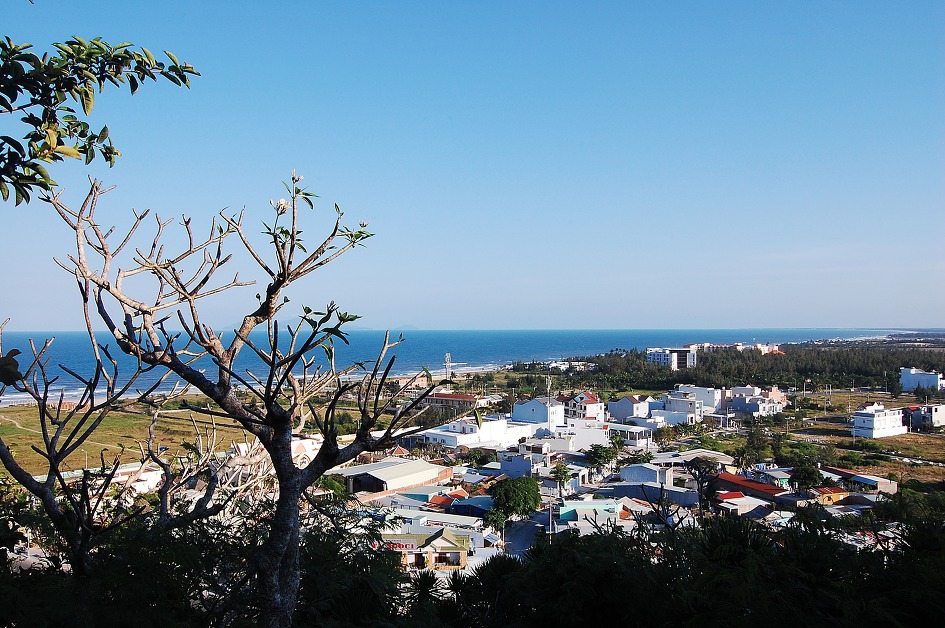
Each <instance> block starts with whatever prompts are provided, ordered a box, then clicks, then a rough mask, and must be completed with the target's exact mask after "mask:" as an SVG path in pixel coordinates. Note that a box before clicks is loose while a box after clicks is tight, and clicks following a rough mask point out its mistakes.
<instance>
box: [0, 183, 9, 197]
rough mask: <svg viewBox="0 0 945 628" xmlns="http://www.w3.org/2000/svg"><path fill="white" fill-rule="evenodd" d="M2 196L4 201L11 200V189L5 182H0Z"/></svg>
mask: <svg viewBox="0 0 945 628" xmlns="http://www.w3.org/2000/svg"><path fill="white" fill-rule="evenodd" d="M0 196H2V197H3V200H4V201H5V200H7V199H9V198H10V188H8V187H7V184H6V183H4V182H3V181H0Z"/></svg>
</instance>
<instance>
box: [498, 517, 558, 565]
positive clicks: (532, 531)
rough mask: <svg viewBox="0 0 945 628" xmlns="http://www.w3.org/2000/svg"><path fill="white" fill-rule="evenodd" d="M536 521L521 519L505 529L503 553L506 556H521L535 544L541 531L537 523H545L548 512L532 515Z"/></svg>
mask: <svg viewBox="0 0 945 628" xmlns="http://www.w3.org/2000/svg"><path fill="white" fill-rule="evenodd" d="M533 516H534V517H535V518H536V519H537V521H536V519H521V520H519V521H513V522H511V523H510V524H509V525H508V526H506V528H505V551H506V553H507V554H512V555H515V556H521V554H522V552H524V551H525V550H527V549H528V548H529V547H531V546H532V543H534V542H535V538H536V537H538V535H539V531H540V529H541V524H540V523H539V521H542V520H545V523H547V517H548V512H547V511H545V512H539V513H536V514H535V515H533Z"/></svg>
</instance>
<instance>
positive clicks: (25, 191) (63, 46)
mask: <svg viewBox="0 0 945 628" xmlns="http://www.w3.org/2000/svg"><path fill="white" fill-rule="evenodd" d="M53 48H55V50H54V51H53V52H52V54H48V53H47V54H36V53H35V52H34V51H33V46H32V45H31V44H15V43H13V41H11V40H10V38H9V37H6V38H3V39H2V40H0V115H2V114H16V115H21V116H22V117H21V118H20V121H21V122H22V123H23V125H24V126H25V135H23V136H22V141H20V140H17V139H15V138H13V137H10V136H6V135H4V136H2V137H0V196H2V197H3V200H7V198H9V196H10V190H11V188H12V190H13V194H14V198H15V201H16V204H17V205H19V204H20V203H22V202H29V200H30V194H31V192H32V191H33V190H34V189H39V190H44V191H49V190H51V189H52V187H53V186H55V184H56V182H55V181H53V179H52V178H51V177H50V176H49V173H48V172H47V170H46V166H47V165H48V164H50V163H55V162H59V161H62V160H63V159H65V158H66V157H70V158H74V159H82V160H84V161H85V163H89V162H91V161H92V160H93V159H95V156H96V155H100V156H101V157H102V159H104V160H105V162H106V163H108V164H109V165H113V164H114V163H115V158H116V157H118V156H120V155H121V153H120V152H119V151H118V149H117V148H115V146H114V145H113V144H112V139H111V137H110V136H109V132H108V127H107V126H103V127H102V128H101V130H99V131H94V130H92V129H91V127H90V125H89V123H88V122H87V121H86V120H83V119H82V118H81V117H79V115H78V114H77V113H76V111H75V109H74V107H75V106H79V107H81V109H82V113H83V114H84V115H85V116H88V115H89V114H90V113H91V112H92V107H93V106H94V104H95V94H96V92H99V93H101V92H102V91H104V90H105V88H106V87H109V88H110V87H112V86H115V87H120V86H121V85H123V84H127V85H128V88H129V90H130V91H131V93H132V94H134V93H135V92H136V91H137V90H138V88H139V87H140V86H141V85H142V84H144V83H145V82H146V81H157V80H158V79H161V78H163V79H166V80H167V81H169V82H171V83H174V84H175V85H183V86H185V87H189V86H190V77H191V76H194V75H197V71H196V70H194V68H193V67H192V66H191V65H190V64H188V63H182V62H180V61H178V60H177V57H176V56H175V55H174V54H173V53H171V52H166V51H165V53H164V54H165V55H166V56H167V58H168V59H169V61H170V63H167V64H165V63H163V62H161V61H157V60H156V59H155V58H154V55H153V54H151V52H150V51H149V50H148V49H147V48H140V49H138V50H135V49H134V48H133V47H132V45H131V44H129V43H127V42H125V43H120V44H117V45H115V44H109V43H108V42H106V41H103V40H102V39H101V38H98V37H97V38H95V39H92V40H85V39H82V38H80V37H74V38H72V39H70V40H68V41H66V42H64V43H57V44H54V45H53Z"/></svg>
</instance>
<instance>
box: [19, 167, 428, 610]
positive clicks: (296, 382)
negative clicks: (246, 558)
mask: <svg viewBox="0 0 945 628" xmlns="http://www.w3.org/2000/svg"><path fill="white" fill-rule="evenodd" d="M301 179H302V177H300V176H296V175H295V174H294V173H293V175H292V179H291V184H289V185H286V188H287V190H288V192H289V199H288V200H285V199H283V200H279V201H278V202H273V203H272V204H271V205H272V209H273V214H274V217H273V221H272V224H271V226H270V225H266V227H265V231H264V233H265V235H266V237H267V239H268V243H267V244H268V246H269V247H271V252H270V253H271V258H269V259H267V257H266V256H264V255H263V254H261V253H260V252H258V250H257V247H256V246H255V245H254V244H253V243H252V241H251V240H252V239H251V238H250V234H248V233H247V231H246V230H245V227H244V224H243V214H242V213H241V214H239V215H237V216H227V215H225V214H221V215H220V216H219V217H218V218H217V219H214V220H213V221H212V223H211V225H210V229H209V233H208V235H207V236H206V238H203V239H201V238H199V237H197V236H196V235H195V233H194V230H193V228H192V224H191V220H190V219H189V218H186V217H185V218H184V219H183V220H182V222H181V223H180V225H181V227H182V229H183V234H184V241H183V245H182V246H180V250H179V251H176V252H173V253H170V252H168V251H169V249H170V247H171V246H172V245H168V246H167V247H166V246H165V242H164V240H165V231H166V230H167V228H168V226H169V225H170V224H171V221H162V220H161V219H160V218H156V219H155V222H154V233H153V236H151V237H149V239H148V241H147V242H148V244H147V245H146V246H143V247H138V246H134V245H133V244H132V242H133V241H135V237H136V235H137V232H138V231H139V230H140V229H141V228H142V225H144V224H145V221H146V219H147V216H148V212H147V211H145V212H143V213H137V212H136V213H135V216H134V221H133V223H132V225H131V227H130V228H129V229H128V230H127V231H126V232H124V233H123V235H122V236H121V238H120V239H117V240H116V239H115V237H114V236H115V232H114V230H113V229H105V228H103V227H101V226H100V225H99V224H98V222H97V221H96V216H95V211H96V208H97V205H98V203H99V200H100V198H101V197H102V195H103V194H105V193H106V192H107V190H106V189H103V188H102V186H101V184H100V183H99V182H97V181H92V182H91V186H90V190H89V193H88V195H87V197H86V198H85V201H84V202H83V203H82V205H81V207H79V208H78V209H71V208H70V207H68V206H67V205H66V204H65V203H64V202H63V201H62V199H61V194H62V193H61V192H56V193H55V194H52V195H50V196H48V197H47V198H46V199H44V200H46V201H47V202H49V203H51V204H52V206H53V207H54V208H55V209H56V211H57V212H58V213H59V215H60V216H61V217H62V219H63V221H64V222H65V223H66V224H67V225H68V226H69V228H70V229H72V230H73V231H74V232H75V242H76V250H75V253H74V254H72V255H70V256H69V257H68V259H67V260H63V261H59V260H57V262H58V263H59V264H60V266H62V267H63V268H65V269H66V270H68V271H69V272H71V273H72V274H73V275H74V276H75V279H76V282H77V285H78V286H79V290H80V293H81V296H82V302H83V305H84V308H85V313H86V323H87V325H88V328H89V329H90V330H91V329H92V327H93V323H92V321H93V319H97V320H98V321H100V322H101V323H103V324H104V325H105V326H106V328H107V330H108V332H109V334H110V335H111V336H112V337H113V338H114V340H115V342H116V344H117V346H118V347H119V348H120V349H121V351H123V352H124V353H126V354H128V355H130V356H132V357H133V358H135V359H136V360H137V363H138V365H139V370H141V371H144V370H147V369H161V370H163V371H164V372H166V373H168V374H173V375H174V376H176V377H177V378H179V379H180V380H182V381H183V382H184V383H185V384H186V385H188V386H191V387H193V388H195V389H197V390H198V391H199V392H200V393H202V394H203V395H205V396H206V397H207V398H208V399H209V400H210V401H211V402H212V404H210V405H207V406H206V407H200V408H198V407H196V406H193V407H192V410H193V411H194V412H200V413H203V414H205V415H209V416H211V417H220V418H226V419H230V420H233V421H235V422H236V423H237V425H239V426H240V427H241V428H242V429H244V430H245V431H246V432H248V433H249V434H251V435H253V436H255V437H256V439H258V442H259V444H260V445H261V447H262V448H264V449H265V451H266V453H267V454H268V456H269V459H270V462H271V465H272V468H273V471H274V473H275V476H276V479H277V482H278V497H277V500H276V506H275V511H274V512H273V513H272V516H271V518H270V520H269V530H268V534H267V535H266V537H265V541H264V542H263V543H261V545H260V546H259V547H258V548H256V551H255V552H254V554H253V556H252V565H253V568H254V577H255V587H256V593H257V596H258V601H259V605H260V608H261V618H260V625H263V626H288V625H290V624H291V622H292V613H293V610H294V608H295V604H296V600H297V596H298V586H299V578H300V571H299V534H300V523H299V521H300V501H301V500H302V498H303V495H304V493H305V491H306V490H307V489H308V488H309V487H311V486H312V485H313V484H314V483H315V482H316V481H317V480H318V478H320V477H321V476H322V475H323V474H324V473H325V472H326V471H328V470H329V469H331V468H333V467H335V466H337V465H339V464H342V463H345V462H347V461H349V460H352V459H353V458H354V457H355V456H357V455H358V454H359V453H361V452H364V451H374V450H378V449H382V448H386V447H389V446H390V445H391V444H393V442H394V439H395V437H396V436H398V435H399V434H402V433H413V432H415V431H419V430H420V429H423V428H422V427H411V428H409V429H408V426H409V425H412V423H410V422H411V421H412V419H413V416H414V415H415V412H414V410H415V409H416V408H417V406H418V404H419V403H420V401H421V400H422V399H423V398H424V397H425V396H426V394H428V393H429V392H430V391H431V390H432V388H428V389H426V390H425V391H424V392H423V393H422V394H421V395H419V396H417V397H415V398H414V399H413V400H412V401H409V402H407V403H404V404H401V405H399V406H398V405H396V404H397V400H398V398H402V395H403V393H404V392H405V391H406V389H407V388H408V387H410V386H411V385H412V384H413V381H409V382H407V383H405V384H404V385H403V386H402V387H401V388H400V389H398V390H397V391H395V392H394V394H390V395H387V394H385V391H384V389H385V382H386V380H387V376H388V374H389V373H390V371H391V368H392V367H393V364H394V358H393V357H391V358H389V359H388V357H387V355H388V352H389V351H390V350H391V349H392V348H393V347H394V346H395V345H396V344H397V342H399V341H393V342H392V341H391V340H390V338H389V336H387V337H385V340H384V344H383V346H382V347H381V349H380V354H379V357H378V359H377V360H376V361H375V362H374V363H373V365H372V366H371V367H370V368H368V369H366V370H365V369H364V366H363V364H354V365H351V366H347V367H344V368H337V367H336V365H335V359H334V345H333V342H335V341H346V340H345V333H344V331H343V330H342V326H343V325H344V324H345V323H348V322H350V321H352V320H354V319H355V318H357V317H355V316H352V315H350V314H347V313H345V312H343V311H341V310H340V309H339V308H338V307H337V306H336V305H335V304H334V303H329V304H328V306H327V307H326V308H325V309H324V311H322V312H315V311H312V310H311V309H309V308H307V307H306V308H303V314H302V315H301V317H300V318H299V320H298V322H297V323H295V324H294V325H292V326H290V327H287V328H285V329H284V330H280V327H279V325H278V323H277V320H276V316H277V314H278V313H279V312H280V311H281V310H282V308H283V307H284V306H285V305H286V303H288V298H287V297H285V295H284V291H285V290H286V288H288V287H289V286H290V285H291V284H293V283H295V282H297V281H299V280H301V279H302V278H304V277H306V276H307V275H308V274H310V273H312V272H313V271H315V270H317V269H319V268H321V267H323V266H325V265H326V264H328V263H330V262H332V261H333V260H335V259H337V258H338V257H339V256H340V255H342V254H343V253H345V252H347V251H349V250H350V249H352V248H354V247H355V246H358V245H361V244H362V243H363V241H364V240H365V239H366V238H368V237H370V235H371V234H370V233H368V232H367V231H366V230H365V228H366V225H365V224H363V223H362V224H361V225H360V227H359V228H358V229H349V228H346V227H344V226H343V225H342V223H341V220H342V212H341V211H340V209H339V208H338V206H337V205H335V216H334V221H333V225H332V226H331V227H330V228H329V229H328V233H327V235H326V236H325V237H324V239H323V240H322V241H321V242H319V243H318V244H317V246H314V247H313V248H311V249H306V247H305V245H303V242H302V239H301V237H300V235H301V233H302V231H301V229H300V212H301V210H302V206H304V205H307V206H308V207H309V208H313V202H312V198H313V194H311V193H310V192H307V191H305V190H304V189H302V188H300V187H299V182H300V181H301ZM231 240H236V241H237V242H238V245H239V246H240V248H241V249H242V251H243V252H244V253H245V254H246V255H247V257H248V258H249V259H250V260H251V261H252V262H254V263H255V264H256V265H257V266H258V267H259V269H260V270H261V271H262V272H263V274H264V275H265V277H266V281H267V285H266V287H265V290H264V291H263V292H261V293H259V294H257V295H256V300H254V301H253V302H252V303H251V304H250V306H248V307H247V308H246V311H245V314H244V315H243V318H242V321H241V323H240V325H239V327H238V328H237V329H236V330H235V331H234V332H233V334H232V337H230V338H228V339H226V340H225V339H224V334H223V333H218V331H217V330H215V329H214V328H213V327H212V326H210V325H209V324H207V323H206V322H205V321H204V320H203V319H202V318H201V315H200V307H198V306H199V305H200V303H199V302H200V301H201V300H202V299H204V298H206V297H208V296H212V295H219V294H222V293H231V292H232V291H233V290H234V289H236V288H239V287H242V286H247V285H249V284H250V282H246V281H241V280H240V278H239V276H238V275H234V276H232V277H231V278H226V279H222V280H221V279H220V278H219V277H218V275H219V274H220V271H221V269H222V268H223V266H224V265H225V264H226V263H227V262H228V261H229V260H230V259H231V256H230V255H229V254H224V244H225V243H226V242H229V241H231ZM142 278H150V279H151V282H152V283H151V284H150V288H149V287H147V286H144V287H143V284H144V282H142V281H140V280H141V279H142ZM231 298H232V297H231ZM171 317H173V318H174V319H175V326H177V327H179V328H180V329H181V330H182V331H172V330H171V329H170V327H171V325H170V323H169V319H170V318H171ZM260 327H262V328H263V329H265V332H266V334H265V337H266V340H265V343H264V344H262V343H259V342H258V340H257V339H255V338H254V337H251V332H253V330H255V329H257V328H260ZM90 333H91V332H90ZM244 350H245V351H248V352H250V353H251V354H253V355H255V357H256V358H257V360H258V362H260V363H261V364H262V365H263V366H262V368H261V369H260V372H258V373H254V372H250V371H243V372H238V371H237V369H236V368H235V364H236V360H237V357H238V356H239V355H240V354H241V352H243V351H244ZM205 357H206V358H209V359H210V360H212V362H213V364H214V367H215V368H213V369H207V371H208V372H204V371H203V370H201V369H199V368H197V366H198V365H197V364H195V362H196V361H197V360H199V359H201V358H205ZM320 357H322V358H323V359H322V360H320V359H319V358H320ZM356 371H361V372H363V373H364V374H363V376H362V377H360V378H359V379H350V378H351V377H352V376H353V375H354V374H355V372H356ZM414 379H416V378H414ZM237 385H239V386H240V387H241V388H243V389H245V390H246V391H248V392H249V395H250V398H249V399H248V400H247V398H246V397H245V395H244V396H243V397H242V398H241V397H240V395H238V394H237ZM126 388H127V387H126ZM115 392H116V393H117V392H118V391H115ZM346 395H354V396H355V397H356V398H357V399H358V413H359V417H358V418H359V423H358V429H357V432H356V433H355V435H354V439H353V441H352V442H351V443H350V444H347V445H345V446H341V444H340V443H339V439H338V436H339V435H338V430H337V427H336V424H335V410H336V408H337V405H338V402H339V401H340V400H341V398H342V397H343V396H346ZM111 398H112V400H114V399H116V398H119V396H118V395H113V396H112V397H111ZM385 414H389V415H390V419H389V421H388V422H387V426H386V428H385V429H383V430H381V431H380V432H378V433H375V432H373V430H375V428H377V427H378V423H379V420H380V419H381V418H382V416H384V415H385ZM307 427H314V428H317V429H318V430H319V431H320V432H321V434H322V435H323V437H324V442H323V445H322V446H321V448H320V449H319V451H318V453H317V454H316V455H315V456H314V458H313V459H312V460H311V461H309V462H307V464H304V465H303V466H300V465H297V464H296V463H295V462H294V460H293V456H292V438H293V434H299V433H300V432H302V431H303V430H305V429H306V428H307ZM149 457H150V458H151V459H152V460H155V459H160V457H159V456H155V455H153V451H152V452H150V453H149ZM18 479H19V478H18ZM198 506H200V505H199V504H198ZM163 507H164V506H162V508H163ZM203 507H205V508H209V507H210V506H209V502H206V503H204V504H203Z"/></svg>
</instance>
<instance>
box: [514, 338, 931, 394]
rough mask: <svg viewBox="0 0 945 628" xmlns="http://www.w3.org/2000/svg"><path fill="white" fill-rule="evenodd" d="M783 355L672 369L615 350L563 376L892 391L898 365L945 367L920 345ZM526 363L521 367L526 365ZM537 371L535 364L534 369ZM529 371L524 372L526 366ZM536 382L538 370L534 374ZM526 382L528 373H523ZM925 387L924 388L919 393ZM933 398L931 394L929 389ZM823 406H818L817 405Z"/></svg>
mask: <svg viewBox="0 0 945 628" xmlns="http://www.w3.org/2000/svg"><path fill="white" fill-rule="evenodd" d="M781 349H782V351H783V352H784V353H783V354H770V353H769V354H767V355H762V354H761V353H760V352H758V351H755V350H745V351H737V350H735V349H729V350H721V351H714V352H703V353H700V354H699V365H698V366H697V367H696V368H692V369H684V370H679V371H671V370H669V369H668V368H665V367H660V366H656V365H654V364H649V363H648V362H647V361H646V354H645V352H642V351H638V350H632V351H624V350H614V351H612V352H610V353H607V354H604V355H598V356H591V357H583V358H579V359H580V360H583V361H588V362H591V363H593V364H594V365H595V367H596V368H595V369H594V370H592V371H568V372H566V373H564V375H563V381H562V386H563V387H565V388H568V387H570V388H575V389H578V388H593V389H595V390H607V391H627V390H636V391H640V390H656V391H660V390H669V389H671V388H672V387H673V386H675V385H676V384H695V385H697V386H711V387H716V388H722V387H725V388H730V387H732V386H739V385H745V384H753V385H755V386H772V385H777V386H780V387H782V388H789V387H793V388H797V389H798V390H801V389H802V388H804V384H805V381H806V380H810V382H809V383H807V390H808V391H811V392H812V391H815V390H822V389H824V388H826V387H827V386H828V385H829V386H831V387H833V388H836V389H840V388H846V389H849V388H850V387H851V386H852V385H853V384H854V383H855V384H856V386H868V387H874V388H879V389H883V388H884V387H885V388H887V389H889V390H890V392H892V391H893V389H894V387H893V384H894V382H898V380H899V367H901V366H906V365H908V366H915V367H918V368H922V369H925V370H938V371H939V372H941V371H943V370H945V352H941V351H927V350H922V349H909V348H896V347H893V348H890V347H871V346H860V345H856V344H851V343H843V344H839V345H829V344H826V345H825V344H813V343H809V344H800V345H784V346H782V347H781ZM525 366H526V365H521V366H520V368H522V369H525ZM535 370H537V367H536V369H535ZM525 372H527V371H525ZM532 377H533V378H535V379H534V381H535V383H537V381H538V378H539V377H540V376H539V375H532ZM524 381H525V382H526V383H527V382H528V381H529V380H528V375H525V376H524ZM926 392H928V391H923V395H924V394H926ZM932 393H933V394H932V395H931V396H932V397H934V396H935V393H934V391H932ZM821 408H822V406H816V409H821Z"/></svg>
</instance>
